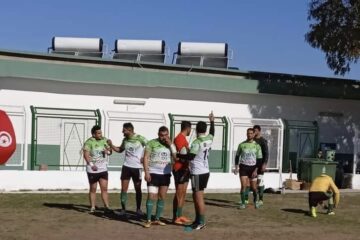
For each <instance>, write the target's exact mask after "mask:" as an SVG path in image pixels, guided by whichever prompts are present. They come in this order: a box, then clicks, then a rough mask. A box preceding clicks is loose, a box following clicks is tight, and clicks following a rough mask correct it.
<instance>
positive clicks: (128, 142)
mask: <svg viewBox="0 0 360 240" xmlns="http://www.w3.org/2000/svg"><path fill="white" fill-rule="evenodd" d="M146 143H147V140H146V138H144V137H143V136H141V135H139V134H134V135H133V136H132V137H130V138H124V139H123V141H122V144H121V148H124V149H125V150H124V153H125V160H124V166H127V167H131V168H142V163H141V158H142V156H143V155H144V147H145V146H146Z"/></svg>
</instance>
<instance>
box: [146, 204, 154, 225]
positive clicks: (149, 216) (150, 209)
mask: <svg viewBox="0 0 360 240" xmlns="http://www.w3.org/2000/svg"><path fill="white" fill-rule="evenodd" d="M153 205H154V200H151V199H148V200H146V216H147V220H148V221H151V213H152V209H153Z"/></svg>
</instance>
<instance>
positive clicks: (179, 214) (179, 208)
mask: <svg viewBox="0 0 360 240" xmlns="http://www.w3.org/2000/svg"><path fill="white" fill-rule="evenodd" d="M182 209H183V208H182V207H177V209H176V217H181V216H182Z"/></svg>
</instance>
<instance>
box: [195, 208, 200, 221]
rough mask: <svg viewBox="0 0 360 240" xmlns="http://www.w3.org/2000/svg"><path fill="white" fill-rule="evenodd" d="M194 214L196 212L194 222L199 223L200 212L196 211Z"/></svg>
mask: <svg viewBox="0 0 360 240" xmlns="http://www.w3.org/2000/svg"><path fill="white" fill-rule="evenodd" d="M195 214H196V215H195V222H196V223H199V222H200V214H199V212H198V211H196V213H195Z"/></svg>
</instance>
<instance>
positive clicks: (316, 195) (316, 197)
mask: <svg viewBox="0 0 360 240" xmlns="http://www.w3.org/2000/svg"><path fill="white" fill-rule="evenodd" d="M331 197H332V193H331V192H309V206H310V207H316V206H317V205H318V204H319V203H320V202H322V201H325V200H328V199H330V198H331Z"/></svg>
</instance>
